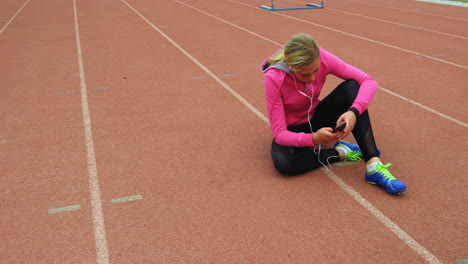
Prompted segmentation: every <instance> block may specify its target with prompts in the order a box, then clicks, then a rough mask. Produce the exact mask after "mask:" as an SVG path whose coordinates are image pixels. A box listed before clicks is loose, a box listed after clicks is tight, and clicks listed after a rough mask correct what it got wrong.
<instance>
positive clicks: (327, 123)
mask: <svg viewBox="0 0 468 264" xmlns="http://www.w3.org/2000/svg"><path fill="white" fill-rule="evenodd" d="M358 92H359V84H358V82H356V81H355V80H348V81H344V82H342V83H341V84H340V85H338V86H337V87H336V88H335V90H333V91H332V92H331V93H330V94H329V95H327V96H326V97H325V98H324V99H323V100H322V101H321V102H320V103H319V104H318V105H317V108H316V109H315V113H314V116H313V118H312V127H313V128H314V131H316V130H318V129H319V128H322V127H334V126H335V125H336V121H337V120H338V118H339V117H340V116H341V115H342V114H343V113H345V112H346V111H348V109H349V108H350V107H351V105H352V104H353V102H354V99H356V96H357V94H358ZM315 127H317V128H315ZM352 133H353V136H354V138H355V139H356V142H357V143H358V145H359V147H360V148H361V152H362V154H363V158H364V160H365V161H366V162H367V161H369V160H370V159H371V158H374V157H379V153H378V151H377V146H376V144H375V140H374V134H373V132H372V126H371V122H370V118H369V112H368V111H367V110H366V111H364V112H363V113H362V114H361V115H360V116H359V117H358V118H357V119H356V124H355V126H354V129H353V131H352Z"/></svg>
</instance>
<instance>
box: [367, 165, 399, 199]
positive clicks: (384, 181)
mask: <svg viewBox="0 0 468 264" xmlns="http://www.w3.org/2000/svg"><path fill="white" fill-rule="evenodd" d="M391 165H392V164H391V163H389V164H387V165H383V164H380V163H379V164H377V168H376V169H375V170H374V171H372V172H370V173H369V172H366V181H367V182H368V183H370V184H375V185H377V186H380V187H383V188H384V189H385V191H387V193H389V194H393V195H400V194H401V193H402V192H403V191H405V190H406V185H405V184H404V183H403V182H401V181H399V180H397V179H396V178H395V177H393V175H392V174H391V173H390V172H389V171H388V169H387V168H388V167H390V166H391Z"/></svg>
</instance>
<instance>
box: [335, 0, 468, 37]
mask: <svg viewBox="0 0 468 264" xmlns="http://www.w3.org/2000/svg"><path fill="white" fill-rule="evenodd" d="M327 10H331V11H334V12H339V13H343V14H347V15H351V16H358V17H362V18H365V19H370V20H375V21H380V22H384V23H389V24H393V25H397V26H400V27H407V28H412V29H416V30H421V31H427V32H431V33H434V34H440V35H445V36H449V37H454V38H460V39H468V37H463V36H459V35H454V34H450V33H445V32H441V31H437V30H432V29H427V28H422V27H416V26H411V25H407V24H402V23H398V22H393V21H388V20H385V19H380V18H375V17H370V16H367V15H360V14H354V13H351V12H346V11H342V10H337V9H332V8H327Z"/></svg>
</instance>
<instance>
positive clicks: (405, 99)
mask: <svg viewBox="0 0 468 264" xmlns="http://www.w3.org/2000/svg"><path fill="white" fill-rule="evenodd" d="M229 1H231V2H237V1H233V0H229ZM175 2H178V3H180V4H182V5H185V6H187V7H189V8H192V9H194V10H196V11H198V12H201V13H204V14H206V15H207V16H210V17H212V18H214V19H217V20H220V21H223V22H225V23H226V24H228V25H231V26H233V27H236V28H238V29H240V30H242V31H245V32H247V33H249V34H252V35H254V36H257V37H259V38H261V39H263V40H266V41H268V42H270V43H273V44H275V45H277V46H280V47H281V46H283V44H280V43H278V42H275V41H273V40H270V39H268V38H266V37H263V36H261V35H259V34H257V33H254V32H252V31H250V30H248V29H245V28H243V27H240V26H238V25H235V24H232V23H230V22H228V21H226V20H224V19H222V18H219V17H216V16H214V15H212V14H209V13H207V12H205V11H203V10H200V9H198V8H195V7H193V6H190V5H188V4H185V3H182V2H180V1H178V0H175ZM237 3H239V2H237ZM240 4H243V3H240ZM244 5H247V4H244ZM247 6H249V5H247ZM249 7H251V6H249ZM379 89H381V90H382V91H384V92H386V93H388V94H390V95H393V96H396V97H398V98H400V99H402V100H404V101H406V102H408V103H411V104H413V105H416V106H418V107H420V108H422V109H424V110H427V111H429V112H431V113H434V114H436V115H438V116H440V117H442V118H445V119H447V120H449V121H452V122H455V123H456V124H459V125H461V126H463V127H466V128H468V124H467V123H465V122H462V121H460V120H457V119H455V118H453V117H450V116H448V115H446V114H443V113H441V112H439V111H436V110H434V109H432V108H430V107H427V106H425V105H423V104H421V103H418V102H416V101H413V100H411V99H408V98H406V97H404V96H402V95H399V94H397V93H395V92H392V91H390V90H388V89H386V88H383V87H381V86H379Z"/></svg>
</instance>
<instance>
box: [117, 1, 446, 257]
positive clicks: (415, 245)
mask: <svg viewBox="0 0 468 264" xmlns="http://www.w3.org/2000/svg"><path fill="white" fill-rule="evenodd" d="M121 1H122V2H123V3H125V4H126V5H127V6H128V7H129V8H130V9H132V10H133V11H134V12H135V13H136V14H137V15H138V16H140V17H141V18H142V19H143V20H145V21H146V23H148V24H150V25H151V26H152V27H153V28H154V29H156V31H158V32H159V33H160V34H161V35H162V36H164V38H166V39H167V40H168V41H169V42H171V43H172V44H173V45H174V46H175V47H177V48H178V49H179V50H180V51H181V52H182V53H184V54H185V55H186V56H187V57H188V58H189V59H191V60H192V61H193V62H194V63H195V64H197V65H198V66H199V67H200V68H202V69H203V70H204V71H205V72H207V73H208V74H209V75H210V76H211V77H212V78H213V79H214V80H216V81H217V82H218V83H219V84H220V85H221V86H223V87H224V88H225V89H227V90H228V91H229V92H231V93H232V94H233V95H234V96H235V97H236V98H237V99H238V100H239V101H241V102H242V103H243V104H244V105H246V106H247V107H248V108H249V109H250V110H252V111H253V112H254V113H255V114H256V115H257V116H259V117H260V119H262V120H263V121H264V122H265V123H267V124H269V121H268V118H267V117H265V116H264V115H263V114H262V113H261V112H260V111H259V110H257V109H256V108H255V107H254V106H252V105H251V104H250V103H248V102H247V100H245V99H244V98H243V97H242V96H240V95H239V94H238V93H236V92H235V91H234V90H233V89H232V88H231V87H229V86H228V85H227V84H226V83H224V82H223V81H222V80H221V79H219V78H218V77H216V75H214V74H213V73H212V72H211V71H210V70H208V68H206V67H205V66H204V65H202V64H201V63H200V62H199V61H198V60H196V59H195V58H194V57H193V56H192V55H190V54H189V53H188V52H186V51H185V50H184V49H182V48H181V47H180V46H179V45H178V44H177V43H176V42H175V41H173V40H172V39H171V38H169V37H168V36H167V35H166V34H164V33H163V32H162V31H161V30H159V29H158V28H157V27H156V26H155V25H153V23H151V22H150V21H149V20H147V19H146V18H145V17H144V16H143V15H141V14H140V13H139V12H138V11H136V10H135V9H134V8H133V7H132V6H130V5H129V4H128V3H127V2H125V0H121ZM322 171H324V173H325V175H327V176H328V177H329V178H331V179H332V180H333V181H334V182H335V183H337V184H338V186H340V187H341V189H343V190H344V191H346V192H347V193H348V194H349V195H351V196H352V197H353V198H354V199H355V200H357V201H358V202H359V204H361V205H362V206H363V207H364V208H365V209H366V210H367V211H369V212H370V213H371V214H372V215H374V216H375V217H377V218H378V219H379V220H380V221H381V222H383V223H384V224H385V226H387V227H388V228H389V229H390V230H391V231H392V232H394V233H395V234H396V235H397V236H398V237H399V238H400V239H401V240H403V241H404V242H405V244H407V245H408V246H410V247H411V248H412V249H413V250H415V251H416V253H418V254H419V255H421V256H422V257H423V258H424V259H426V260H427V261H428V262H429V263H440V261H439V260H437V258H436V257H435V256H433V255H432V254H431V253H430V252H429V251H427V250H426V249H425V248H424V247H423V246H421V245H420V244H418V243H417V242H416V241H415V240H414V239H413V238H412V237H411V236H409V235H408V234H407V233H406V232H405V231H403V229H401V228H400V227H398V225H397V224H395V223H394V222H392V221H391V220H390V219H389V218H388V217H386V216H385V215H384V214H383V213H382V212H380V211H379V210H378V209H377V208H376V207H374V206H373V205H372V204H371V203H370V202H369V201H367V200H366V199H365V198H364V197H362V196H361V195H360V194H359V193H358V192H357V191H355V190H354V189H353V188H352V187H351V186H349V185H347V184H345V183H344V182H343V180H341V179H340V178H339V177H338V176H337V175H336V174H334V173H333V172H332V171H328V170H327V169H326V168H322Z"/></svg>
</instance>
